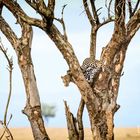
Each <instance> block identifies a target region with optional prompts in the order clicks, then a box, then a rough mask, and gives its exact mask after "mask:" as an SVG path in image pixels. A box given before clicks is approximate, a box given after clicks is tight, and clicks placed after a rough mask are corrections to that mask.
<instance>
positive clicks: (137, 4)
mask: <svg viewBox="0 0 140 140" xmlns="http://www.w3.org/2000/svg"><path fill="white" fill-rule="evenodd" d="M139 3H140V0H137V3H136V5H135V7H134V9H133V12H132V13H131V17H132V16H133V15H134V14H135V13H136V11H137V9H138V6H139Z"/></svg>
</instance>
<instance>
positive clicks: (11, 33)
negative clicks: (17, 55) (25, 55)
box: [0, 16, 18, 49]
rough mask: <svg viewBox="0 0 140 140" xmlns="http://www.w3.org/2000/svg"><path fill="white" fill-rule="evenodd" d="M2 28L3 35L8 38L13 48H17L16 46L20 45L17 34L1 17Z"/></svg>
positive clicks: (0, 24)
mask: <svg viewBox="0 0 140 140" xmlns="http://www.w3.org/2000/svg"><path fill="white" fill-rule="evenodd" d="M0 26H1V31H2V32H3V34H4V35H5V36H6V37H7V39H8V40H9V42H10V43H11V44H12V46H14V47H15V44H17V43H18V38H17V36H16V34H15V33H14V31H13V30H12V29H11V27H10V26H9V24H8V23H7V22H6V21H5V20H4V19H3V17H2V16H0ZM14 49H15V48H14Z"/></svg>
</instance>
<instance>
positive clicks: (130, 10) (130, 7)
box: [128, 0, 132, 18]
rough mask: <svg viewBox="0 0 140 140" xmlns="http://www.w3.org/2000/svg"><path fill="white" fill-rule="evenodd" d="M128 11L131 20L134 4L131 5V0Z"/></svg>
mask: <svg viewBox="0 0 140 140" xmlns="http://www.w3.org/2000/svg"><path fill="white" fill-rule="evenodd" d="M128 9H129V18H131V16H132V4H131V1H130V0H129V1H128Z"/></svg>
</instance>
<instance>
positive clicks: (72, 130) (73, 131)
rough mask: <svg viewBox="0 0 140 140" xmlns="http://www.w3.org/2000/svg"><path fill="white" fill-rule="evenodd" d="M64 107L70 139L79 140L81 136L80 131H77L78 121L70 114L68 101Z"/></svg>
mask: <svg viewBox="0 0 140 140" xmlns="http://www.w3.org/2000/svg"><path fill="white" fill-rule="evenodd" d="M64 105H65V112H66V119H67V127H68V134H69V139H70V140H78V139H79V134H78V130H77V125H76V123H77V122H76V119H75V118H74V116H73V114H72V113H71V112H70V109H69V107H68V106H67V102H66V101H64Z"/></svg>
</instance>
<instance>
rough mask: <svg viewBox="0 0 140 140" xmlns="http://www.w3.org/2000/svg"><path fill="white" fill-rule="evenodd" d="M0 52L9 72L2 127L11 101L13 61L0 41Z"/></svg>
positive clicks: (5, 122)
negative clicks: (7, 93)
mask: <svg viewBox="0 0 140 140" xmlns="http://www.w3.org/2000/svg"><path fill="white" fill-rule="evenodd" d="M0 50H1V51H2V52H3V54H4V56H5V58H6V60H7V62H8V71H9V95H8V100H7V104H6V109H5V114H4V125H5V126H6V124H7V121H6V120H7V113H8V107H9V103H10V99H11V94H12V70H13V60H12V58H9V57H8V55H7V49H5V48H4V46H3V44H2V42H1V41H0Z"/></svg>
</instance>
